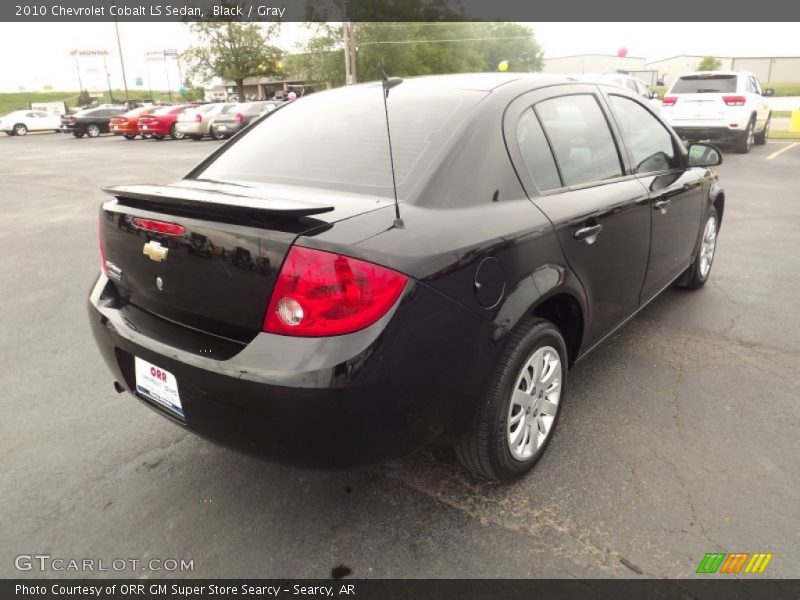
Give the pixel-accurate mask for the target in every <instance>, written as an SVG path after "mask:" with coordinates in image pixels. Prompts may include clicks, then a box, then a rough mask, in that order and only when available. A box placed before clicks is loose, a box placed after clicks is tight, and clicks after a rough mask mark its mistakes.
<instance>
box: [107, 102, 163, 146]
mask: <svg viewBox="0 0 800 600" xmlns="http://www.w3.org/2000/svg"><path fill="white" fill-rule="evenodd" d="M154 110H157V109H155V108H153V107H152V106H146V107H143V108H134V109H133V110H131V111H128V112H126V113H125V114H124V115H120V116H118V117H112V118H111V121H110V122H109V124H108V125H109V129H110V130H111V133H113V134H114V135H121V136H124V137H125V139H126V140H132V139H134V138H135V137H136V134H137V133H138V132H139V119H141V118H142V117H144V116H145V115H149V114H150V113H151V112H153V111H154Z"/></svg>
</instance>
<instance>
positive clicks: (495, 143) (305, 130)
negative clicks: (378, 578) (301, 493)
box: [89, 73, 725, 480]
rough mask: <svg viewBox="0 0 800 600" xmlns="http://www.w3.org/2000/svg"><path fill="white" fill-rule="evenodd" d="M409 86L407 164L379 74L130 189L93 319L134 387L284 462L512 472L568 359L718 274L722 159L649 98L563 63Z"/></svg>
mask: <svg viewBox="0 0 800 600" xmlns="http://www.w3.org/2000/svg"><path fill="white" fill-rule="evenodd" d="M398 83H399V82H398V81H397V80H395V81H393V82H392V86H393V87H392V88H391V90H390V93H389V95H388V97H387V98H386V101H387V108H388V112H389V115H390V122H391V134H392V135H391V137H392V144H393V146H392V150H393V155H394V169H392V167H391V164H390V161H389V145H388V142H387V135H386V133H387V131H386V127H387V125H386V119H385V115H384V106H383V99H384V90H383V86H382V84H381V83H380V82H379V83H371V84H362V85H358V86H347V87H344V88H340V89H336V90H331V91H326V92H321V93H317V94H313V95H311V96H308V97H303V98H300V99H298V100H296V101H294V102H292V103H290V104H288V105H286V106H284V107H282V108H281V109H280V110H277V111H275V112H274V113H272V114H271V115H270V116H269V117H268V118H266V119H264V120H263V121H261V122H259V123H258V124H256V125H254V126H253V127H250V128H249V129H248V130H247V131H245V132H243V133H242V135H239V136H237V137H236V138H235V139H234V140H232V141H231V142H230V143H228V144H225V145H223V146H221V147H220V148H219V149H218V150H217V151H216V152H215V153H213V154H212V155H211V156H210V157H209V158H207V159H206V160H205V161H203V162H202V163H201V164H199V165H198V166H197V167H196V168H195V169H194V170H192V171H191V172H190V173H189V174H187V175H186V176H185V177H184V178H183V179H180V180H179V181H177V182H175V183H173V184H171V185H159V186H152V185H135V186H123V187H115V188H110V189H107V190H106V191H107V192H108V193H109V194H111V195H112V196H113V198H112V199H110V200H108V201H107V202H106V203H105V204H104V205H103V206H102V208H101V210H100V215H99V216H100V251H101V256H102V259H101V261H102V262H101V266H102V273H101V275H100V277H99V279H98V280H97V283H96V285H95V286H94V289H93V290H92V292H91V295H90V306H89V312H90V316H91V323H92V328H93V331H94V336H95V339H96V341H97V344H98V346H99V348H100V350H101V352H102V354H103V356H104V357H105V360H106V362H107V364H108V366H109V368H110V370H111V373H112V375H113V378H114V379H115V380H116V383H115V387H116V389H117V390H118V391H122V390H123V389H124V390H128V391H130V392H131V393H132V394H133V395H134V396H135V397H137V398H138V399H139V400H141V401H142V402H143V403H145V404H146V405H147V406H149V407H151V408H153V409H154V410H156V411H158V412H159V413H160V414H162V415H163V416H165V417H166V418H168V419H170V420H172V421H173V422H174V423H176V424H177V425H178V426H180V427H184V428H187V429H189V430H191V431H194V432H195V433H197V434H199V435H201V436H204V437H206V438H208V439H211V440H214V441H216V442H219V443H222V444H225V445H228V446H232V447H235V448H238V449H240V450H242V451H245V452H249V453H253V454H257V455H260V456H264V457H267V458H270V459H274V460H280V461H285V462H290V463H294V464H298V465H308V466H317V467H342V466H348V465H355V464H361V463H368V462H374V461H379V460H385V459H388V458H391V457H395V456H398V455H400V454H403V453H405V452H408V451H410V450H412V449H414V448H417V447H419V446H420V445H422V444H425V443H427V442H430V441H432V440H435V439H444V440H449V441H450V442H451V443H452V445H453V446H454V447H455V449H456V453H457V455H458V457H459V459H460V460H461V462H462V463H463V464H464V466H465V467H467V468H468V469H469V470H471V471H472V472H473V473H475V474H477V475H479V476H482V477H485V478H489V479H494V480H508V479H511V478H514V477H517V476H519V475H521V474H522V473H525V472H526V471H527V470H529V469H530V468H531V467H532V466H533V465H534V463H535V462H536V461H537V460H538V459H539V457H540V456H541V455H542V453H543V452H544V450H545V448H546V447H547V444H548V443H549V441H550V439H551V438H552V435H553V431H554V430H555V426H556V422H557V419H558V416H559V414H560V412H561V407H562V405H563V403H564V401H565V400H567V391H568V387H567V383H568V381H567V375H568V369H569V368H570V367H571V366H572V365H574V364H575V363H576V362H577V361H579V360H581V358H582V357H584V356H585V355H586V354H587V353H588V352H590V351H591V350H592V349H593V348H595V347H596V346H597V345H598V344H600V342H602V341H603V340H604V339H605V338H607V337H608V336H609V335H610V334H611V333H613V332H614V331H615V330H616V329H617V328H619V327H621V326H622V325H623V324H624V323H625V322H626V321H627V320H628V319H630V318H631V317H632V316H633V315H635V314H636V313H637V312H638V311H639V310H640V309H641V308H642V307H643V306H645V305H646V304H647V303H648V302H650V301H651V300H652V299H653V298H654V297H656V296H657V295H658V294H659V292H661V291H662V290H663V289H664V288H666V287H667V286H669V285H671V284H673V283H678V284H679V285H682V286H685V287H688V288H698V287H700V286H702V285H703V284H704V283H705V282H706V280H707V279H708V277H709V274H710V270H711V265H712V260H713V258H714V251H715V247H716V236H717V232H718V230H719V225H720V223H721V220H722V216H723V210H724V202H725V198H724V193H723V190H722V188H721V186H720V184H719V182H718V181H717V177H716V175H715V173H714V172H713V170H712V169H711V168H710V167H712V166H713V165H716V164H719V162H720V161H721V155H720V153H719V151H718V150H717V149H716V148H715V147H713V146H710V145H707V144H692V145H690V146H689V148H688V150H686V149H684V146H683V145H682V143H681V141H680V139H679V138H678V137H677V136H676V135H675V133H674V132H673V131H672V130H671V129H670V127H669V126H668V125H667V124H666V123H665V122H664V121H663V120H662V119H661V118H660V117H659V116H657V115H656V114H655V113H654V112H653V109H652V107H651V106H650V104H649V103H648V101H647V100H644V99H642V98H641V97H639V96H637V95H634V94H632V93H630V92H628V91H626V90H625V89H623V88H620V87H617V86H608V85H604V84H602V83H590V82H580V83H577V82H574V81H571V80H569V79H568V78H566V77H559V76H556V75H538V76H534V75H515V74H500V73H497V74H475V75H457V76H455V75H454V76H436V77H422V78H416V79H410V80H407V81H405V82H402V83H401V84H400V85H398ZM332 115H333V117H332ZM298 140H302V144H301V145H299V146H298V143H297V142H298ZM287 149H290V150H291V151H287ZM395 183H396V186H395ZM395 193H396V195H397V198H398V199H399V202H398V204H395ZM110 387H111V386H109V388H110ZM609 409H610V410H613V407H610V408H609Z"/></svg>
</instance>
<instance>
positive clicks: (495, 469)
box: [455, 317, 567, 482]
mask: <svg viewBox="0 0 800 600" xmlns="http://www.w3.org/2000/svg"><path fill="white" fill-rule="evenodd" d="M545 357H549V358H550V359H551V362H549V363H546V362H545ZM555 358H557V359H558V362H557V363H555V365H553V362H552V359H555ZM533 364H535V365H538V366H539V367H541V368H542V369H544V370H543V371H542V370H539V368H537V369H535V370H533V376H532V374H531V373H532V367H531V365H533ZM550 365H553V366H552V367H551V366H550ZM549 369H552V371H551V370H549ZM548 373H549V375H548ZM544 375H547V377H542V376H544ZM534 378H535V379H537V380H539V381H538V382H537V383H536V384H534V385H531V383H532V381H533V380H534ZM566 383H567V348H566V345H565V344H564V339H563V337H562V336H561V332H559V330H558V329H557V328H556V326H555V325H553V324H552V323H550V322H549V321H546V320H544V319H539V318H535V317H527V318H525V319H524V320H523V321H521V322H520V323H519V325H518V326H517V328H516V329H515V330H514V331H513V332H512V333H511V334H510V339H509V341H508V344H507V346H506V348H505V349H504V351H503V353H502V355H501V356H500V359H499V360H498V363H497V366H496V368H495V370H494V372H493V374H492V375H491V377H490V379H489V382H488V385H487V386H486V391H485V392H484V403H483V406H482V408H481V412H480V415H479V416H478V422H477V424H476V426H475V428H474V429H473V431H471V432H470V433H469V434H467V435H466V436H465V437H464V438H463V439H462V440H461V441H460V442H459V443H458V445H457V446H456V448H455V452H456V457H457V458H458V461H459V462H460V463H461V464H462V465H463V466H464V468H466V469H467V470H468V471H470V472H471V473H473V474H474V475H476V476H478V477H480V478H483V479H488V480H490V481H498V482H504V481H512V480H514V479H516V478H518V477H520V476H522V475H524V474H525V473H527V472H528V471H530V470H531V469H532V468H533V466H534V465H535V464H536V462H537V461H538V460H539V459H540V458H541V457H542V455H543V454H544V452H545V450H546V449H547V445H548V444H549V443H550V440H551V439H552V437H553V432H554V431H555V428H556V424H557V423H558V417H559V415H560V413H561V410H560V407H561V405H562V404H563V399H564V390H565V386H566ZM556 384H557V385H556ZM546 390H551V391H546ZM537 391H538V395H537ZM515 392H516V393H515ZM543 394H546V395H543ZM548 399H549V400H550V402H547V400H548ZM522 403H530V404H528V405H527V407H526V406H523V404H522ZM545 406H547V407H548V408H547V409H546V410H545V411H544V412H540V411H541V409H542V408H544V407H545ZM547 411H552V412H553V413H554V414H552V415H549V414H547ZM546 418H547V419H549V426H548V425H547V423H546V422H545V419H546ZM531 427H533V429H530V428H531ZM539 427H542V428H544V429H545V432H544V436H543V438H540V431H539ZM534 434H535V436H536V439H535V441H534V440H532V435H534ZM515 436H517V437H515ZM520 436H521V437H520ZM526 440H527V442H526ZM517 442H519V443H517ZM512 448H513V449H512Z"/></svg>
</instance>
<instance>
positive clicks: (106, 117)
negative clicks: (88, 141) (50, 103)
mask: <svg viewBox="0 0 800 600" xmlns="http://www.w3.org/2000/svg"><path fill="white" fill-rule="evenodd" d="M124 113H125V107H123V106H117V107H112V108H90V109H88V110H81V111H79V112H77V113H75V114H74V115H66V116H63V117H61V132H62V133H71V134H72V135H74V136H75V137H77V138H82V137H83V136H84V135H88V136H89V137H97V136H99V135H100V134H101V133H108V132H109V131H110V129H109V121H110V120H111V118H112V117H116V116H118V115H121V114H124Z"/></svg>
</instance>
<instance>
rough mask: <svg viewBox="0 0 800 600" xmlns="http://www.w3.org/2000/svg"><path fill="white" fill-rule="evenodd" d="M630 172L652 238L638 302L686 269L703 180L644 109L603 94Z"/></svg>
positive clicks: (695, 233)
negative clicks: (642, 194) (646, 209)
mask: <svg viewBox="0 0 800 600" xmlns="http://www.w3.org/2000/svg"><path fill="white" fill-rule="evenodd" d="M604 91H605V92H606V99H607V101H608V104H609V106H610V107H611V111H612V113H613V115H614V119H615V121H616V123H617V126H618V128H619V130H620V133H621V135H622V140H623V143H624V146H625V148H626V149H627V152H628V157H629V160H630V164H631V167H632V172H633V173H634V174H635V176H636V178H637V179H638V180H639V181H640V182H641V183H642V185H643V186H644V187H645V188H646V189H647V192H648V194H649V197H650V207H651V210H650V218H651V221H652V235H651V242H650V258H649V261H648V265H647V276H646V277H645V281H644V285H643V286H642V294H641V301H642V302H646V301H648V300H649V299H650V298H652V297H653V296H655V295H656V294H657V293H658V292H660V291H661V290H662V289H663V288H664V287H665V286H667V285H669V284H670V283H671V282H672V281H673V280H674V279H675V278H676V277H678V276H679V275H680V274H681V273H682V272H683V271H684V270H685V269H686V267H687V266H688V265H689V262H690V260H691V257H692V254H693V252H694V248H695V244H696V242H697V236H698V232H699V229H698V228H699V226H700V220H701V217H702V214H701V213H702V209H703V181H704V179H703V175H702V173H701V171H700V170H699V169H689V168H687V166H686V156H685V154H684V151H683V146H682V144H681V143H680V141H679V140H678V138H677V137H676V136H674V135H673V133H672V132H671V131H670V130H669V129H668V128H667V127H666V126H665V125H664V124H663V123H662V122H661V121H660V120H659V119H658V117H656V116H655V115H654V114H653V112H652V111H651V110H650V109H649V107H648V106H647V105H646V104H645V103H643V102H641V101H639V99H638V98H633V97H631V96H627V95H624V96H623V95H621V94H619V93H615V91H614V90H613V89H612V88H604Z"/></svg>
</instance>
